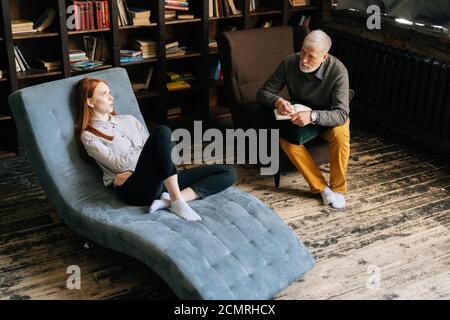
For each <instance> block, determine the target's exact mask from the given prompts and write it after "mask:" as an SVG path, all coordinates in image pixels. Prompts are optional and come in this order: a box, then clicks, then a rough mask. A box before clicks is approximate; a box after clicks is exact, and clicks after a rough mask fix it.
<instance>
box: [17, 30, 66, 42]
mask: <svg viewBox="0 0 450 320" xmlns="http://www.w3.org/2000/svg"><path fill="white" fill-rule="evenodd" d="M12 36H13V40H23V39H36V38H48V37H57V36H59V33H58V32H46V31H42V32H26V33H13V35H12Z"/></svg>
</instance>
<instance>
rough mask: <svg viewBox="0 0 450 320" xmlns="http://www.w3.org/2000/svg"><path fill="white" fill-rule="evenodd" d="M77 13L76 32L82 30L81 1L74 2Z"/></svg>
mask: <svg viewBox="0 0 450 320" xmlns="http://www.w3.org/2000/svg"><path fill="white" fill-rule="evenodd" d="M73 5H74V13H75V30H81V9H80V3H79V1H73Z"/></svg>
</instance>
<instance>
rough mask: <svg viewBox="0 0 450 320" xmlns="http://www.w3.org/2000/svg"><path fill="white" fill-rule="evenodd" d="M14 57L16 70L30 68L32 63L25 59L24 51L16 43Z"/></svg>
mask: <svg viewBox="0 0 450 320" xmlns="http://www.w3.org/2000/svg"><path fill="white" fill-rule="evenodd" d="M14 58H15V60H16V71H27V70H30V69H31V68H30V65H29V64H28V62H27V60H26V59H25V57H24V55H23V54H22V51H20V49H19V47H18V46H16V45H14Z"/></svg>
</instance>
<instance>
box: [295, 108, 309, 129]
mask: <svg viewBox="0 0 450 320" xmlns="http://www.w3.org/2000/svg"><path fill="white" fill-rule="evenodd" d="M291 122H292V123H293V124H296V125H297V126H299V127H304V126H306V125H308V124H310V123H311V111H299V112H297V113H294V114H292V115H291Z"/></svg>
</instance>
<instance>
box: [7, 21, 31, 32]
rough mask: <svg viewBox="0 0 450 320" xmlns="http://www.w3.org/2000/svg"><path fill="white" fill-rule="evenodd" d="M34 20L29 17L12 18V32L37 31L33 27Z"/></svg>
mask: <svg viewBox="0 0 450 320" xmlns="http://www.w3.org/2000/svg"><path fill="white" fill-rule="evenodd" d="M33 25H34V23H33V21H31V20H28V19H12V20H11V31H12V33H24V32H36V31H37V30H36V29H33Z"/></svg>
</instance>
